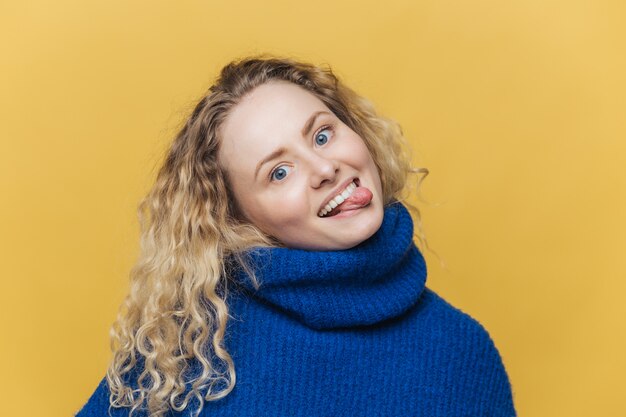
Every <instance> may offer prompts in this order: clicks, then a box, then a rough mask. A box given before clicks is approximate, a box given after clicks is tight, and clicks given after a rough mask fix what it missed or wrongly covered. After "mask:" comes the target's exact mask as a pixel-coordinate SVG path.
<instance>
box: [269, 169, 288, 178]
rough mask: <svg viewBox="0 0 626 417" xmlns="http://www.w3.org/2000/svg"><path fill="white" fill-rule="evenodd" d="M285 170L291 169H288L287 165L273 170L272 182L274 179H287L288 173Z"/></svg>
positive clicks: (271, 174)
mask: <svg viewBox="0 0 626 417" xmlns="http://www.w3.org/2000/svg"><path fill="white" fill-rule="evenodd" d="M285 168H289V167H287V165H279V166H278V167H277V168H276V169H275V170H273V171H272V172H271V173H270V180H271V181H273V180H274V179H276V180H278V181H281V180H282V179H283V178H285V177H286V176H287V171H286V170H285Z"/></svg>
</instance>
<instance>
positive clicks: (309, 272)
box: [234, 202, 426, 329]
mask: <svg viewBox="0 0 626 417" xmlns="http://www.w3.org/2000/svg"><path fill="white" fill-rule="evenodd" d="M248 255H249V260H250V265H251V266H252V267H253V268H254V271H255V274H256V277H257V279H258V281H259V283H260V288H259V289H258V290H257V289H255V288H254V286H253V284H252V282H251V280H250V278H249V277H248V276H247V275H246V274H245V273H244V272H243V271H241V270H239V271H236V272H235V274H234V278H235V280H236V281H237V282H239V283H241V284H243V286H244V287H245V288H246V289H247V290H249V291H250V292H251V293H252V296H253V297H256V298H259V299H261V300H264V301H266V302H268V303H270V304H272V305H274V306H275V307H278V308H279V309H281V310H282V311H285V312H286V313H288V314H290V315H291V316H292V317H294V318H295V319H297V320H299V321H301V322H302V323H304V324H306V325H307V326H309V327H312V328H315V329H329V328H337V327H352V326H362V325H369V324H373V323H377V322H380V321H383V320H387V319H389V318H392V317H395V316H398V315H400V314H402V313H403V312H404V311H406V310H407V309H408V308H410V307H411V306H412V305H413V304H415V302H417V300H418V298H419V296H420V294H421V293H422V291H423V289H424V285H425V282H426V264H425V262H424V258H423V257H422V254H421V253H420V252H419V250H418V249H417V247H416V246H415V244H414V242H413V220H412V219H411V216H410V214H409V212H408V210H407V209H406V207H405V206H404V205H403V204H402V203H400V202H394V203H392V204H390V205H388V206H387V207H385V209H384V217H383V222H382V225H381V227H380V228H379V229H378V231H376V233H375V234H374V235H372V236H371V237H370V238H369V239H367V240H365V241H363V242H361V243H360V244H358V245H357V246H355V247H353V248H351V249H347V250H337V251H309V250H303V249H292V248H278V247H273V248H266V247H255V248H252V249H251V250H249V251H248Z"/></svg>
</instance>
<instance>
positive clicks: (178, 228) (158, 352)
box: [106, 55, 428, 417]
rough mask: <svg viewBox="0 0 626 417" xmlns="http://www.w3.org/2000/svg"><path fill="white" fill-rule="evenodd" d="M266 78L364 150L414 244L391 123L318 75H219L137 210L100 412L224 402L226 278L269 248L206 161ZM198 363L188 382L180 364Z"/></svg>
mask: <svg viewBox="0 0 626 417" xmlns="http://www.w3.org/2000/svg"><path fill="white" fill-rule="evenodd" d="M270 80H284V81H288V82H292V83H294V84H296V85H299V86H300V87H302V88H304V89H306V90H307V91H309V92H310V93H312V94H314V95H315V96H316V97H317V98H318V99H320V100H321V101H322V102H323V103H324V104H325V105H326V106H327V107H328V108H329V109H330V110H331V111H332V112H333V113H334V114H335V115H336V116H337V117H338V118H339V119H340V120H341V121H342V122H343V123H345V124H346V125H347V126H348V127H350V128H351V129H352V130H353V131H355V132H356V133H358V134H359V135H360V136H361V137H362V138H363V140H364V141H365V144H366V146H367V147H368V149H369V151H370V152H371V154H372V157H373V159H374V161H375V163H376V165H377V168H378V171H379V174H380V179H381V183H382V190H383V200H384V201H383V202H384V204H385V205H387V204H388V203H391V202H393V201H403V202H404V203H405V204H406V205H407V206H408V207H409V209H410V210H411V211H412V212H413V213H414V216H415V217H416V219H417V221H418V224H417V226H418V227H417V228H416V237H417V239H418V241H419V243H420V244H422V245H426V246H427V243H426V239H425V236H424V233H423V231H422V227H421V221H420V213H419V210H418V209H417V208H416V207H414V206H412V205H411V204H409V203H408V202H406V197H407V195H408V191H407V190H406V185H407V178H408V175H409V174H411V173H415V174H422V176H421V177H420V179H419V180H418V182H417V185H416V188H417V189H419V185H420V183H421V180H423V179H424V178H425V177H426V176H427V175H428V170H427V169H425V168H413V167H412V166H411V157H410V153H409V150H408V146H407V145H406V143H405V139H404V137H403V133H402V130H401V128H400V126H399V124H398V123H397V122H395V121H393V120H391V119H388V118H385V117H382V116H380V115H378V114H377V113H376V111H375V109H374V106H373V105H372V103H371V102H370V101H368V100H367V99H365V98H363V97H361V96H359V95H358V94H357V93H355V92H354V91H353V90H351V89H350V88H349V87H347V86H346V85H345V84H343V83H342V82H341V81H340V80H339V79H338V77H337V76H335V75H334V74H333V72H332V70H331V69H330V67H328V66H316V65H312V64H309V63H304V62H299V61H297V60H294V59H291V58H278V57H272V56H268V55H257V56H253V57H247V58H243V59H240V60H236V61H233V62H231V63H229V64H228V65H226V66H225V67H224V68H223V69H222V71H221V73H220V75H219V77H218V79H217V80H216V82H215V83H214V84H213V86H211V87H210V88H209V91H208V92H207V94H206V95H205V96H204V97H202V99H201V100H200V101H199V102H198V104H197V105H196V107H195V109H194V110H193V112H192V114H191V116H190V117H189V118H188V120H187V121H186V122H185V124H184V126H183V127H182V129H181V130H180V132H179V133H178V134H177V135H176V138H175V139H174V141H173V143H172V144H171V147H170V148H169V150H168V151H167V154H166V157H165V160H164V162H163V165H162V166H161V167H160V170H159V172H158V174H157V178H156V181H155V183H154V185H153V187H152V188H151V189H150V191H149V192H148V194H147V195H146V196H145V197H144V198H143V199H142V201H141V202H140V204H139V207H138V217H139V224H140V232H141V239H140V247H141V249H140V255H139V258H138V260H137V262H136V264H135V265H134V266H133V268H132V269H131V271H130V281H131V283H130V291H129V293H128V295H127V296H126V298H125V300H124V302H123V303H122V305H121V307H120V311H119V313H118V316H117V319H116V321H115V323H114V324H113V326H112V328H111V349H112V351H113V358H112V361H111V363H110V365H109V368H108V370H107V374H106V379H107V383H108V386H109V389H110V398H109V401H110V406H111V407H117V408H119V407H131V410H130V414H131V415H132V414H133V412H135V411H137V410H139V409H146V408H147V410H148V412H149V415H150V416H151V417H161V416H163V415H164V414H165V413H166V412H167V411H168V410H169V409H173V410H176V411H182V410H184V409H185V408H186V407H187V406H188V405H189V404H190V402H191V401H192V400H194V399H195V400H197V401H198V403H199V408H198V410H197V413H198V414H199V413H200V411H201V410H202V406H203V404H204V401H215V400H219V399H221V398H223V397H225V396H227V395H228V394H229V393H230V392H231V391H232V390H233V388H234V386H235V382H236V373H235V364H234V363H233V360H232V358H231V356H230V355H229V353H228V352H227V351H226V350H225V349H224V347H223V340H224V335H225V330H226V323H227V320H228V318H229V314H228V307H227V304H226V298H227V296H228V276H229V273H228V271H229V270H230V267H231V266H233V265H239V266H242V267H243V268H244V269H245V270H246V271H247V272H248V273H249V274H250V275H251V277H252V279H253V282H255V284H256V285H257V286H258V283H257V281H256V280H255V278H254V274H253V271H252V268H250V267H249V266H248V265H247V263H246V259H245V256H244V252H245V250H246V249H248V248H250V247H252V246H266V247H268V246H269V247H272V246H281V243H280V242H278V241H276V239H274V238H272V237H271V236H267V235H265V234H264V233H263V232H261V231H260V230H259V229H257V228H256V227H255V226H254V225H253V224H250V223H247V222H246V221H245V220H243V218H242V216H241V213H239V212H238V209H237V207H236V204H234V201H235V199H234V198H233V195H232V193H231V191H230V187H229V185H228V180H227V176H226V172H225V170H224V167H223V166H221V165H220V161H219V160H218V158H217V155H218V148H219V145H220V137H219V129H220V126H221V125H222V123H223V121H224V119H225V118H226V116H227V115H228V113H229V111H230V110H231V109H232V108H233V107H234V106H236V105H237V104H238V103H239V102H240V101H241V99H242V98H243V97H244V96H245V95H246V94H248V93H249V92H251V91H252V90H253V89H254V88H255V87H257V86H259V85H262V84H264V83H266V82H268V81H270ZM190 359H194V360H196V361H197V362H198V363H199V364H200V365H201V372H200V373H199V374H194V375H191V374H190V367H189V366H188V365H189V360H190Z"/></svg>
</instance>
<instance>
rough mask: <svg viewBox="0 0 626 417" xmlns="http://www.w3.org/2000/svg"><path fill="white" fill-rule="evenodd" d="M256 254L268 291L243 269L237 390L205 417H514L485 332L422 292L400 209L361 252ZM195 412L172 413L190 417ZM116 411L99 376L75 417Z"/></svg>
mask: <svg viewBox="0 0 626 417" xmlns="http://www.w3.org/2000/svg"><path fill="white" fill-rule="evenodd" d="M249 254H250V259H251V260H252V261H253V265H254V268H255V271H256V276H257V278H258V279H259V281H260V283H261V286H260V288H259V289H258V290H257V289H255V288H254V286H253V285H252V283H251V282H250V279H249V277H248V276H247V275H246V274H245V273H243V272H236V273H234V274H233V278H234V280H235V282H237V283H238V284H239V285H240V287H241V291H234V292H232V293H229V299H228V305H229V309H230V314H231V315H232V316H233V319H231V320H230V321H229V324H228V326H227V334H226V338H225V345H226V348H227V350H228V351H229V352H230V353H231V355H232V358H233V361H234V363H235V369H236V372H237V381H236V385H235V388H234V389H233V391H232V392H231V393H230V394H229V395H228V396H226V397H225V398H223V399H220V400H218V401H216V402H205V405H204V408H203V410H202V413H201V414H200V415H201V416H204V417H208V416H241V417H244V416H272V417H274V416H276V417H282V416H285V417H286V416H307V417H316V416H329V417H330V416H332V417H342V416H350V417H354V416H380V417H383V416H402V417H405V416H423V417H437V416H446V417H460V416H507V417H508V416H514V415H515V409H514V406H513V398H512V393H511V386H510V383H509V380H508V377H507V374H506V371H505V368H504V366H503V363H502V360H501V358H500V355H499V353H498V351H497V349H496V347H495V346H494V343H493V341H492V340H491V338H490V336H489V334H488V333H487V331H486V330H485V329H484V328H483V327H482V326H481V325H480V324H479V323H478V322H477V321H476V320H474V319H473V318H471V317H470V316H468V315H467V314H465V313H463V312H461V311H460V310H458V309H456V308H454V307H452V306H451V305H450V304H448V303H447V302H446V301H444V300H443V299H442V298H441V297H439V296H438V295H437V294H435V293H434V292H433V291H431V290H430V289H428V288H426V287H425V281H426V266H425V263H424V258H423V257H422V255H421V254H420V252H419V250H418V249H417V247H416V246H415V244H414V243H413V222H412V219H411V216H410V214H409V212H408V211H407V209H406V208H405V207H404V206H403V205H402V204H401V203H394V204H391V205H389V206H387V207H386V208H385V214H384V218H383V223H382V225H381V228H380V229H379V230H378V231H377V232H376V233H375V234H374V235H373V236H372V237H371V238H370V239H368V240H366V241H364V242H362V243H360V244H359V245H357V246H355V247H354V248H351V249H348V250H343V251H306V250H298V249H290V248H254V249H253V250H251V251H250V252H249ZM196 406H197V404H196ZM191 408H193V407H192V406H189V407H188V408H187V409H186V410H185V411H184V412H181V413H173V412H172V413H171V414H170V415H171V416H183V415H184V416H191V415H192V414H191ZM108 411H109V390H108V385H107V382H106V379H102V381H101V383H100V384H99V386H98V387H97V388H96V390H95V392H94V393H93V395H92V396H91V398H90V399H89V400H88V402H87V403H86V404H85V405H84V406H83V408H82V410H80V411H79V413H78V414H77V417H88V416H106V415H107V412H108ZM110 411H111V415H112V416H113V417H118V416H128V411H129V410H128V409H127V408H122V409H119V408H111V409H110ZM134 415H138V416H140V415H145V414H141V413H135V414H134Z"/></svg>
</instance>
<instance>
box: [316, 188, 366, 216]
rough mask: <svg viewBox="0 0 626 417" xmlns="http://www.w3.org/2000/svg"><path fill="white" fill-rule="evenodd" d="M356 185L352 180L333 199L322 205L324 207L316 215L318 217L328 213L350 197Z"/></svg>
mask: <svg viewBox="0 0 626 417" xmlns="http://www.w3.org/2000/svg"><path fill="white" fill-rule="evenodd" d="M356 187H357V185H356V184H355V182H354V181H352V182H351V183H350V184H348V186H347V187H346V188H345V189H344V190H343V191H342V192H340V193H339V194H338V195H336V196H335V197H334V198H333V199H331V200H330V201H329V202H328V204H326V206H324V208H322V210H321V211H320V212H319V213H317V215H318V216H319V217H324V216H326V215H327V214H329V213H330V212H331V211H332V210H333V209H334V208H336V207H337V206H338V205H340V204H341V203H343V202H344V201H345V200H346V199H347V198H348V197H350V196H351V195H352V193H353V192H354V190H355V189H356Z"/></svg>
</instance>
